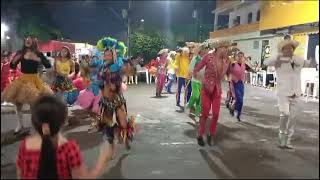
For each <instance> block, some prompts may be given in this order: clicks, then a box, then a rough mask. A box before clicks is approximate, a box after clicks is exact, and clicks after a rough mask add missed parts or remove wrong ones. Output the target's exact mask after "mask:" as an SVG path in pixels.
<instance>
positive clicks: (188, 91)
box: [176, 77, 192, 106]
mask: <svg viewBox="0 0 320 180" xmlns="http://www.w3.org/2000/svg"><path fill="white" fill-rule="evenodd" d="M182 86H183V87H184V88H185V89H186V91H185V92H184V93H185V94H186V95H187V97H186V99H185V102H184V103H185V104H186V103H187V102H188V101H189V99H190V97H191V91H192V88H191V80H186V78H182V77H178V89H177V94H176V100H177V104H176V105H177V106H180V94H181V89H182ZM186 86H187V87H186Z"/></svg>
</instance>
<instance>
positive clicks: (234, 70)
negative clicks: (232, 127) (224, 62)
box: [230, 51, 246, 122]
mask: <svg viewBox="0 0 320 180" xmlns="http://www.w3.org/2000/svg"><path fill="white" fill-rule="evenodd" d="M244 61H245V58H244V53H243V52H241V51H240V52H238V53H237V55H236V62H234V63H232V65H231V67H230V74H231V84H232V85H231V86H232V87H233V90H234V95H235V106H234V107H230V114H231V116H234V110H236V111H237V113H238V114H237V119H238V121H239V122H240V121H241V119H240V116H241V111H242V106H243V96H244V80H245V70H246V65H245V63H244Z"/></svg>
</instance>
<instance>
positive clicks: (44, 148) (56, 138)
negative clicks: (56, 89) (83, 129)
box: [16, 96, 112, 179]
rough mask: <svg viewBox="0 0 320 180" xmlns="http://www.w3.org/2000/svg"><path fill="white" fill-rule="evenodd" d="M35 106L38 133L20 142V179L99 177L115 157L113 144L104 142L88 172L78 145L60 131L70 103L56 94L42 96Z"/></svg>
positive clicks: (18, 171) (33, 121)
mask: <svg viewBox="0 0 320 180" xmlns="http://www.w3.org/2000/svg"><path fill="white" fill-rule="evenodd" d="M33 107H34V108H33V109H32V117H31V119H32V124H33V126H34V128H35V130H36V133H35V134H34V135H31V136H30V137H27V138H26V139H25V140H23V141H22V142H21V144H20V148H19V151H18V156H17V161H16V165H17V177H18V179H71V178H72V179H79V178H86V179H92V178H95V177H97V176H100V175H101V174H102V172H103V169H104V167H105V165H106V164H107V162H108V161H109V160H110V159H111V157H112V150H111V148H110V147H111V146H106V144H104V145H103V147H102V148H101V151H100V155H99V159H98V160H97V162H96V165H95V167H94V168H93V169H92V170H91V171H88V169H87V167H86V165H85V163H84V162H83V158H82V155H81V152H80V149H79V146H78V144H77V143H76V142H75V141H74V140H67V139H66V138H65V137H64V136H63V135H62V133H61V132H60V130H61V127H62V125H63V124H64V121H65V120H66V118H67V114H68V110H67V106H66V105H65V104H64V103H63V102H62V101H61V100H60V99H58V98H56V97H54V96H43V97H41V98H40V99H38V100H37V101H36V102H35V104H34V106H33ZM105 146H106V147H105Z"/></svg>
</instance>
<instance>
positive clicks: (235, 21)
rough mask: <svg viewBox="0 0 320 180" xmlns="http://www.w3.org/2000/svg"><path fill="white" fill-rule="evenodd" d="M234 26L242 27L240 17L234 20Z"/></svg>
mask: <svg viewBox="0 0 320 180" xmlns="http://www.w3.org/2000/svg"><path fill="white" fill-rule="evenodd" d="M233 24H234V26H238V25H240V16H237V18H236V19H234V20H233Z"/></svg>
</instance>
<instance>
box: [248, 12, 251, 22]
mask: <svg viewBox="0 0 320 180" xmlns="http://www.w3.org/2000/svg"><path fill="white" fill-rule="evenodd" d="M251 22H252V13H249V14H248V24H250V23H251Z"/></svg>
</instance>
